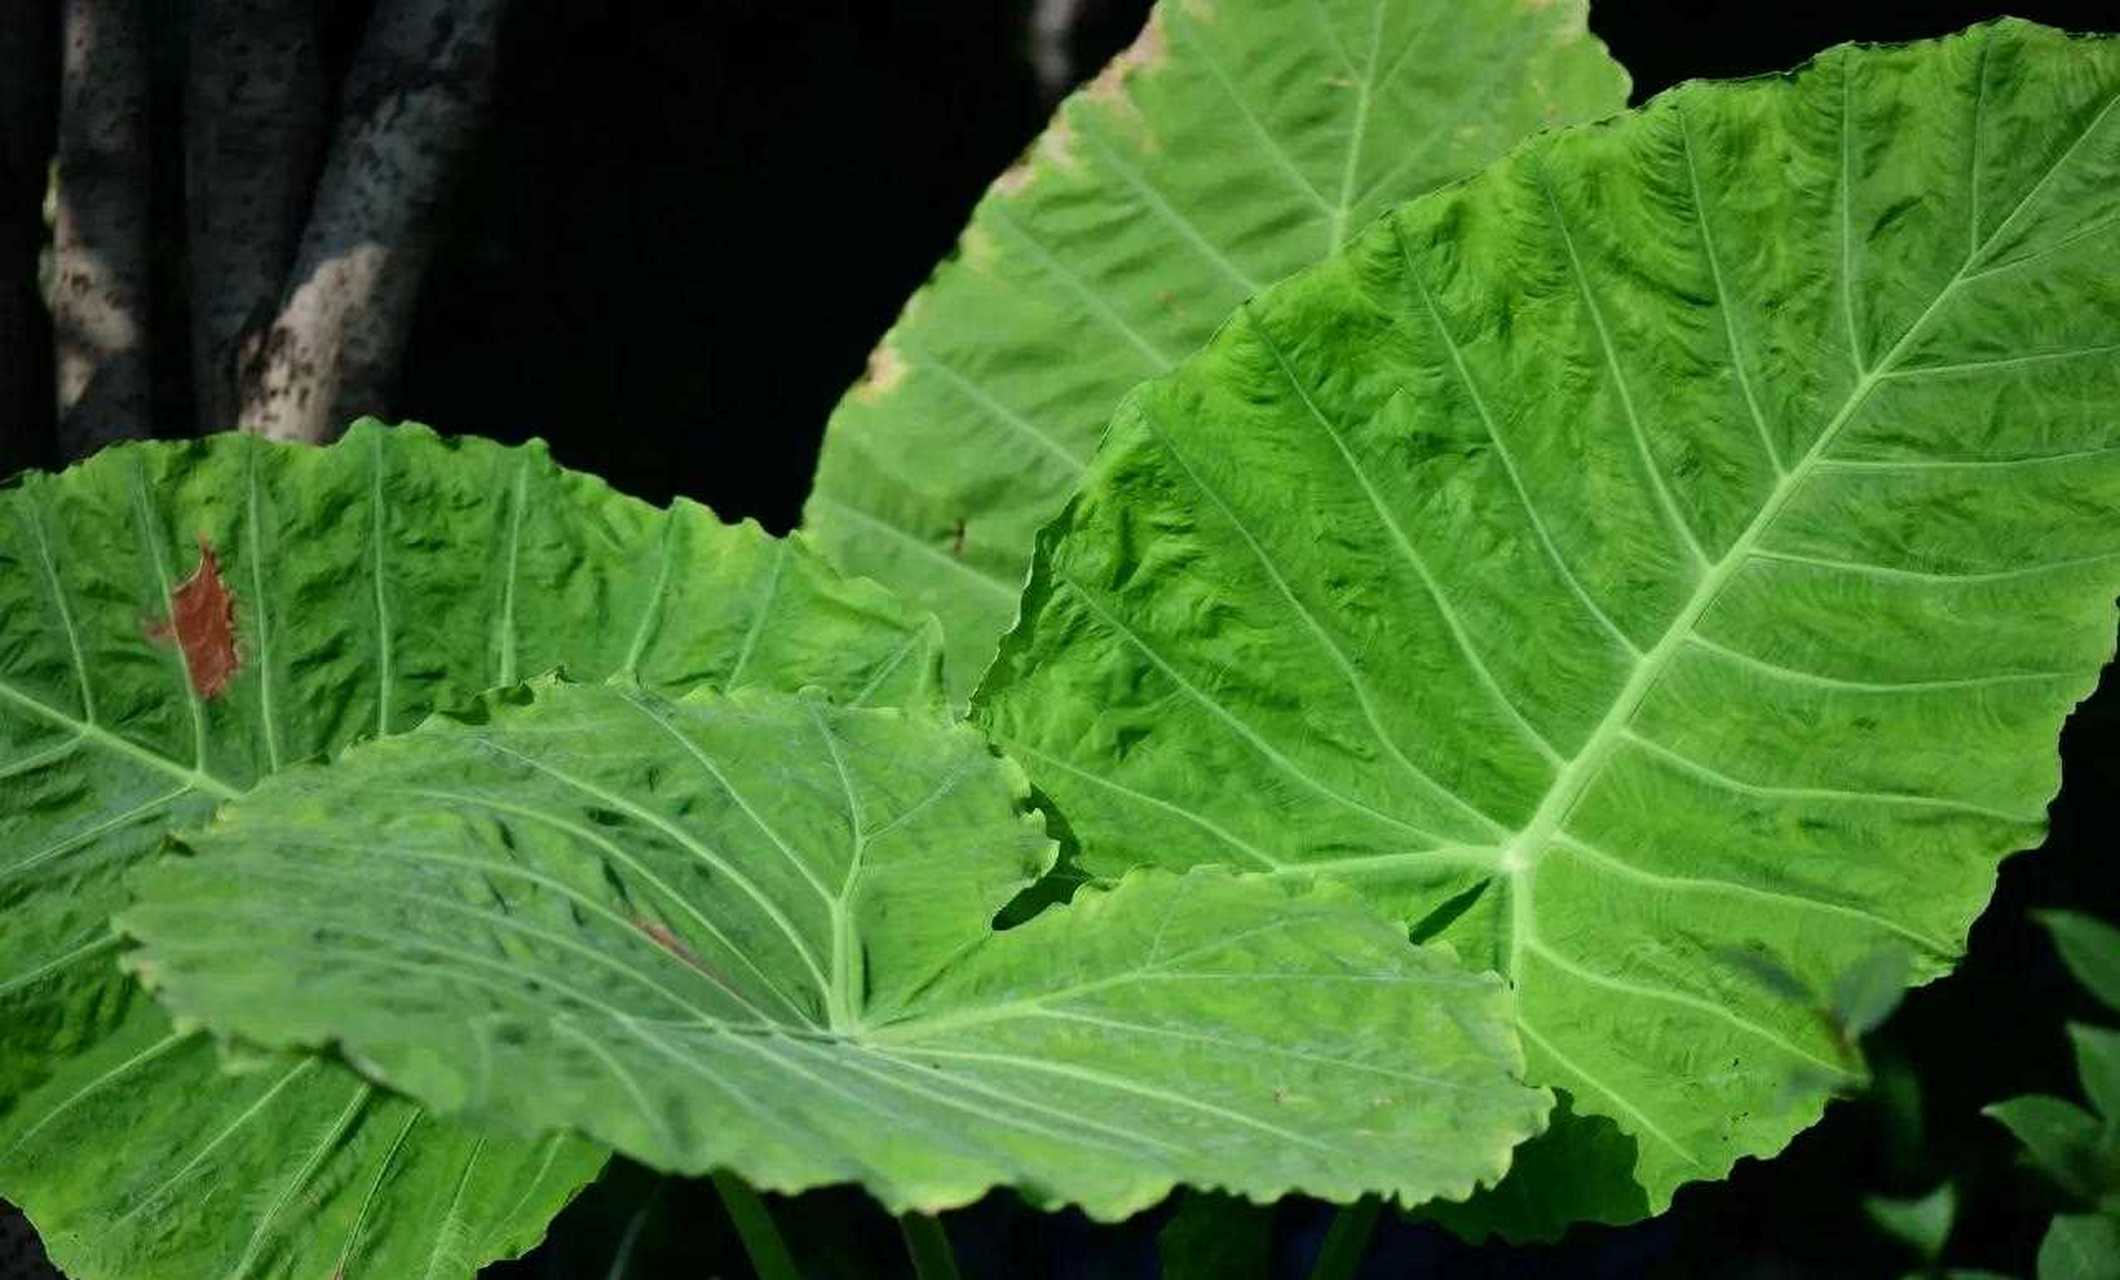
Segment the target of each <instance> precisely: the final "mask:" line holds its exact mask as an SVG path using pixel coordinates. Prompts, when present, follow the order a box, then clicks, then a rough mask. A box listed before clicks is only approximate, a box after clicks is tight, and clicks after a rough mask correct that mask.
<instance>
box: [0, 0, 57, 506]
mask: <svg viewBox="0 0 2120 1280" xmlns="http://www.w3.org/2000/svg"><path fill="white" fill-rule="evenodd" d="M57 15H58V6H57V5H56V3H54V0H17V3H16V5H15V7H14V8H13V9H12V10H11V11H10V12H9V13H8V15H7V17H6V19H5V20H4V21H0V477H5V476H8V475H12V474H13V473H14V472H16V471H19V470H21V469H22V468H24V467H32V466H43V465H47V464H49V463H50V462H51V461H52V457H51V452H52V367H51V326H50V324H49V322H48V320H47V317H46V315H45V311H44V299H43V298H42V296H41V295H40V291H39V289H38V287H37V266H38V264H37V255H38V251H39V250H40V249H41V248H42V247H43V244H44V190H45V186H46V184H47V182H48V179H49V173H48V168H49V166H50V164H51V156H52V145H53V138H52V126H53V119H54V117H53V107H54V104H55V101H56V99H55V96H54V92H53V91H54V89H55V88H56V86H57V84H58V80H59V27H58V23H57V22H55V21H54V19H55V18H56V17H57Z"/></svg>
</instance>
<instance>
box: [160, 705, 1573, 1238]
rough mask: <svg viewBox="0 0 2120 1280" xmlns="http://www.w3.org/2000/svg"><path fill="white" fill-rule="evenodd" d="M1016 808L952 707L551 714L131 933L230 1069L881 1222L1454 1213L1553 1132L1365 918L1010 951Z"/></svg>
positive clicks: (1413, 963)
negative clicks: (1391, 1210) (1446, 1207)
mask: <svg viewBox="0 0 2120 1280" xmlns="http://www.w3.org/2000/svg"><path fill="white" fill-rule="evenodd" d="M1029 801H1030V785H1029V782H1028V780H1027V779H1026V778H1025V777H1024V775H1023V772H1022V770H1021V769H1019V768H1018V767H1016V766H1015V765H1014V764H1013V763H1011V762H1009V761H1007V760H1005V759H1002V758H1000V757H998V756H996V755H995V754H994V753H993V751H992V749H991V747H990V745H989V744H988V742H987V741H986V739H985V737H984V736H983V735H981V734H980V733H978V732H977V731H976V730H974V729H972V728H970V727H969V726H967V725H965V724H964V723H963V722H962V721H960V720H956V719H955V718H954V717H953V716H951V715H950V714H949V713H948V712H946V711H944V710H940V709H937V710H933V711H927V712H901V711H896V710H872V709H867V708H842V707H837V706H834V705H832V704H831V703H830V702H828V701H827V700H826V699H825V698H824V697H823V696H821V694H820V693H819V692H818V691H815V690H811V691H807V692H805V693H804V694H801V695H788V694H781V693H770V692H765V691H756V690H753V691H745V692H741V693H738V694H736V695H733V696H722V695H719V694H712V693H701V694H695V695H692V696H688V697H686V698H684V699H683V700H681V701H677V702H670V701H666V700H664V699H661V698H658V697H656V696H655V695H653V694H649V693H645V692H641V691H639V690H636V689H633V688H630V687H627V686H626V685H624V684H612V685H605V686H573V685H564V684H555V683H550V682H540V683H537V684H534V685H533V686H532V688H531V690H530V692H529V696H528V697H524V698H517V697H504V698H499V699H489V700H488V701H486V702H485V703H484V704H482V705H479V706H477V707H475V708H472V709H470V710H468V711H466V712H464V713H462V714H461V715H459V716H453V717H452V716H438V717H436V718H435V719H434V720H432V721H430V722H429V723H428V724H427V725H426V726H423V727H422V728H421V729H420V730H418V731H415V732H413V733H410V734H405V735H401V736H399V737H395V738H390V739H385V740H382V741H379V742H377V743H375V744H372V745H370V746H365V747H361V748H358V749H356V750H354V751H352V752H349V753H348V754H346V755H345V756H343V757H341V758H340V759H339V760H338V761H337V762H335V763H333V764H332V765H330V766H329V767H328V768H323V769H303V770H296V771H293V772H290V773H288V774H286V775H284V776H283V777H282V778H280V779H277V780H275V781H274V782H272V783H270V784H268V785H266V786H263V787H261V788H259V790H258V791H257V792H256V793H255V794H254V795H252V796H251V797H249V798H247V799H245V800H244V801H241V802H239V803H237V804H235V805H232V806H230V807H229V808H227V809H225V810H224V811H223V812H222V814H221V816H220V817H219V818H218V819H217V820H216V821H215V822H214V823H213V824H212V825H211V826H209V827H207V828H205V829H204V830H202V831H200V832H198V833H195V834H188V835H186V836H185V837H183V839H184V843H185V844H186V846H187V847H188V849H190V850H191V851H192V852H193V854H194V856H192V857H187V858H180V859H169V860H165V861H164V862H162V863H160V864H157V865H155V866H152V867H148V868H144V869H143V870H142V871H141V872H139V873H137V874H136V875H135V876H134V882H135V885H136V887H137V888H138V890H139V900H138V901H137V902H136V903H135V904H134V905H133V906H132V907H130V908H128V909H127V911H126V912H125V914H124V917H123V922H122V924H123V928H124V929H125V931H126V932H127V933H129V934H131V935H132V936H133V937H135V938H138V939H139V940H140V941H141V943H142V944H143V945H142V947H141V949H140V950H138V951H135V952H131V953H129V955H128V962H129V963H130V964H131V965H132V966H133V968H134V969H135V970H136V971H137V972H138V973H139V974H140V975H141V976H142V977H143V979H145V980H146V981H147V983H148V984H149V985H150V986H151V987H153V988H154V989H155V990H156V992H157V994H158V995H159V996H161V997H162V998H163V999H164V1000H165V1001H166V1002H168V1003H169V1004H170V1005H171V1006H172V1007H173V1008H175V1009H177V1010H179V1011H180V1012H181V1013H183V1014H184V1015H186V1016H190V1017H197V1018H201V1019H203V1020H205V1021H206V1022H207V1023H208V1024H209V1025H211V1026H213V1027H214V1028H216V1029H217V1030H219V1031H220V1032H222V1033H224V1034H228V1035H231V1036H234V1037H236V1038H238V1039H239V1040H240V1041H244V1042H248V1043H254V1044H263V1045H267V1046H273V1047H281V1048H287V1047H303V1046H310V1047H313V1046H319V1045H324V1044H337V1045H340V1046H343V1047H344V1049H345V1050H346V1052H347V1053H348V1055H349V1056H350V1057H351V1058H352V1059H353V1060H354V1061H357V1062H359V1063H361V1064H362V1067H363V1070H364V1071H367V1072H369V1073H371V1074H373V1075H375V1076H376V1077H378V1078H379V1079H381V1080H383V1081H384V1082H386V1083H388V1084H390V1085H392V1086H394V1087H397V1088H401V1089H403V1090H405V1091H406V1092H408V1093H409V1094H411V1095H412V1096H414V1097H416V1098H419V1099H421V1100H422V1101H424V1102H426V1103H428V1104H429V1105H431V1106H433V1107H435V1108H436V1109H437V1110H438V1111H439V1112H441V1113H443V1114H448V1115H452V1116H454V1115H458V1114H459V1113H461V1114H463V1115H465V1116H468V1117H471V1118H473V1119H476V1120H478V1121H480V1122H482V1123H485V1124H489V1125H493V1126H504V1127H506V1128H508V1129H511V1130H519V1131H524V1132H531V1131H535V1130H538V1129H541V1128H548V1129H549V1128H569V1129H577V1130H580V1131H583V1132H586V1133H589V1134H591V1135H592V1136H594V1137H596V1138H599V1139H601V1140H603V1141H606V1142H609V1143H611V1144H612V1145H614V1146H616V1147H618V1148H619V1149H620V1150H622V1151H625V1152H626V1153H628V1154H630V1155H633V1156H635V1157H636V1158H638V1159H640V1160H643V1161H645V1162H647V1163H649V1164H651V1165H654V1166H656V1167H658V1168H662V1169H665V1170H669V1171H673V1172H685V1173H701V1172H705V1171H708V1170H716V1169H729V1170H733V1171H734V1172H736V1173H737V1174H739V1175H740V1176H742V1177H743V1178H744V1179H745V1181H747V1182H749V1183H751V1184H752V1185H755V1186H758V1187H762V1188H766V1189H769V1190H775V1191H783V1192H794V1191H800V1190H804V1189H807V1188H810V1187H815V1186H819V1185H823V1184H827V1183H838V1182H854V1183H859V1184H860V1185H862V1186H863V1187H865V1188H866V1189H868V1190H869V1191H870V1192H871V1193H873V1194H874V1195H875V1196H877V1197H878V1198H879V1199H880V1200H881V1201H882V1202H883V1204H884V1206H885V1207H886V1208H888V1209H890V1210H891V1211H893V1212H907V1211H916V1210H917V1211H923V1212H935V1211H938V1210H942V1209H948V1208H954V1207H956V1206H960V1205H964V1204H968V1203H970V1202H972V1201H974V1200H976V1199H978V1198H979V1197H981V1196H983V1195H985V1194H986V1193H987V1192H988V1191H989V1190H991V1189H993V1188H994V1187H997V1186H1013V1187H1016V1188H1019V1189H1020V1191H1021V1193H1022V1194H1023V1195H1024V1196H1025V1197H1026V1198H1027V1199H1028V1200H1030V1201H1031V1202H1032V1203H1033V1204H1036V1205H1040V1206H1043V1207H1058V1206H1060V1205H1067V1204H1073V1205H1079V1206H1081V1207H1082V1208H1083V1209H1084V1210H1085V1211H1086V1212H1088V1213H1089V1214H1091V1215H1092V1216H1094V1217H1097V1218H1101V1219H1116V1218H1121V1217H1124V1216H1126V1215H1128V1214H1131V1213H1135V1212H1138V1211H1140V1210H1142V1209H1145V1208H1147V1207H1149V1206H1151V1205H1153V1204H1155V1203H1156V1202H1157V1201H1159V1200H1161V1199H1163V1198H1164V1197H1165V1196H1167V1195H1168V1194H1169V1193H1170V1191H1171V1189H1172V1188H1173V1187H1174V1186H1176V1185H1179V1184H1192V1185H1206V1186H1218V1187H1223V1188H1227V1189H1230V1190H1233V1191H1236V1192H1240V1193H1242V1194H1244V1195H1247V1196H1250V1197H1252V1198H1254V1199H1257V1200H1261V1201H1271V1200H1273V1199H1275V1198H1277V1197H1279V1196H1281V1195H1284V1194H1287V1193H1290V1192H1297V1191H1301V1192H1308V1193H1311V1194H1314V1195H1319V1196H1324V1197H1327V1198H1330V1199H1334V1200H1339V1201H1347V1200H1352V1199H1354V1198H1356V1197H1358V1196H1360V1195H1362V1194H1364V1193H1378V1194H1382V1195H1387V1196H1396V1197H1397V1198H1399V1199H1400V1200H1401V1201H1403V1202H1405V1203H1408V1204H1417V1203H1422V1202H1425V1201H1427V1200H1429V1199H1431V1198H1434V1197H1437V1196H1445V1197H1450V1198H1453V1199H1462V1198H1464V1197H1465V1196H1466V1195H1468V1194H1470V1193H1471V1191H1472V1190H1473V1189H1474V1187H1475V1185H1478V1184H1486V1185H1491V1184H1493V1183H1494V1182H1495V1181H1497V1180H1498V1179H1499V1178H1500V1177H1501V1175H1502V1173H1503V1171H1504V1170H1505V1169H1506V1168H1507V1167H1508V1161H1509V1152H1510V1151H1511V1150H1512V1149H1513V1148H1514V1147H1515V1146H1516V1145H1517V1144H1518V1143H1520V1142H1521V1141H1523V1140H1524V1139H1525V1138H1527V1137H1529V1136H1530V1135H1531V1134H1532V1133H1534V1132H1536V1131H1537V1130H1538V1129H1539V1128H1540V1127H1541V1126H1542V1124H1543V1121H1544V1117H1545V1113H1546V1110H1547V1107H1548V1105H1549V1103H1550V1097H1549V1095H1547V1094H1546V1093H1545V1092H1544V1091H1542V1090H1535V1089H1531V1088H1528V1087H1526V1086H1525V1085H1524V1084H1522V1083H1521V1081H1520V1079H1519V1078H1518V1077H1519V1076H1520V1074H1521V1071H1522V1068H1523V1057H1522V1050H1521V1048H1520V1047H1519V1046H1518V1044H1517V1041H1516V1038H1515V1035H1514V1033H1513V1031H1512V1030H1511V1022H1512V1017H1511V1006H1510V1001H1509V997H1508V994H1507V992H1506V990H1505V989H1504V986H1503V984H1502V982H1501V980H1500V979H1498V978H1496V977H1495V976H1494V975H1492V974H1476V973H1472V972H1469V971H1467V970H1465V969H1463V968H1461V967H1460V966H1459V965H1458V964H1457V963H1456V961H1455V958H1454V957H1453V956H1452V955H1451V954H1450V953H1449V952H1448V951H1447V950H1445V949H1441V948H1416V947H1413V946H1411V945H1409V944H1408V942H1407V941H1406V938H1405V935H1404V932H1403V931H1402V930H1401V929H1399V928H1398V927H1397V926H1395V925H1394V924H1392V923H1391V922H1389V921H1387V920H1384V919H1382V918H1380V917H1379V916H1377V915H1376V914H1375V913H1374V912H1372V911H1370V910H1369V909H1368V908H1367V907H1366V906H1364V905H1363V904H1362V903H1361V902H1360V901H1359V900H1358V899H1357V898H1356V897H1355V896H1354V895H1352V894H1349V893H1347V892H1345V891H1344V890H1338V889H1333V888H1329V887H1322V886H1306V885H1289V884H1279V883H1275V882H1273V881H1270V880H1266V879H1263V878H1260V877H1239V876H1237V875H1234V874H1231V873H1230V872H1228V871H1225V870H1222V869H1219V868H1201V869H1198V870H1196V871H1193V872H1191V873H1189V874H1187V875H1184V876H1177V875H1172V874H1170V873H1167V872H1163V871H1156V870H1144V871H1142V872H1140V873H1139V874H1137V875H1133V876H1130V877H1127V878H1125V879H1124V880H1122V881H1121V882H1120V883H1119V884H1117V885H1116V886H1115V887H1113V888H1111V889H1109V890H1108V891H1107V890H1102V889H1097V890H1087V891H1085V892H1083V893H1082V894H1080V895H1078V896H1077V898H1076V899H1075V900H1074V901H1073V902H1071V903H1069V904H1067V905H1065V906H1056V907H1053V908H1051V909H1050V910H1048V911H1046V912H1044V913H1042V914H1040V915H1039V916H1037V917H1036V918H1034V919H1032V920H1031V921H1029V922H1028V923H1025V924H1022V925H1020V926H1018V927H1016V928H1013V929H1009V930H1006V931H996V930H995V928H994V925H993V921H994V918H995V916H996V914H997V913H998V912H1000V911H1001V909H1002V908H1003V907H1004V906H1006V905H1007V904H1008V902H1009V901H1010V900H1011V899H1012V898H1013V897H1014V896H1015V895H1016V894H1018V893H1019V892H1021V891H1022V890H1023V889H1025V888H1026V887H1028V886H1029V885H1030V884H1032V883H1033V882H1034V881H1035V880H1036V879H1037V878H1038V877H1039V876H1040V875H1041V874H1043V873H1044V872H1046V871H1047V870H1048V869H1050V867H1051V865H1052V861H1053V857H1054V852H1055V846H1054V845H1053V843H1052V841H1050V840H1049V839H1048V838H1047V837H1046V834H1045V825H1044V819H1043V818H1042V816H1040V815H1039V814H1037V813H1036V812H1034V811H1032V810H1030V808H1029Z"/></svg>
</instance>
